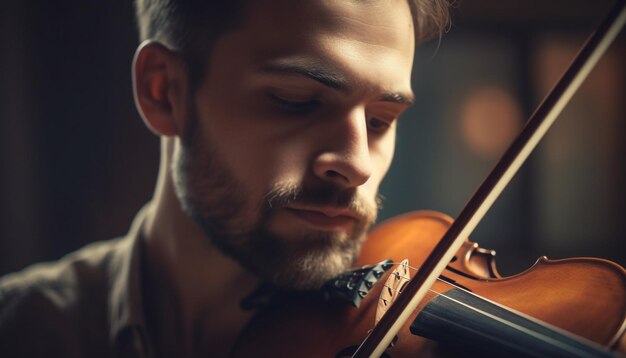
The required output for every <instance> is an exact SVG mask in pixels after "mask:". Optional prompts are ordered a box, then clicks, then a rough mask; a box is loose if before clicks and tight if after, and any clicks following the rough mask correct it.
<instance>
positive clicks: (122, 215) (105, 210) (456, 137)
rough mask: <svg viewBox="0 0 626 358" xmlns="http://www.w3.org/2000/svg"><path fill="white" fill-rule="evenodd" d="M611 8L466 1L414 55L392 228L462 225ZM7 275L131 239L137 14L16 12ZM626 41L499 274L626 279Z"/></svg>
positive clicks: (7, 57)
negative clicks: (553, 262) (567, 265)
mask: <svg viewBox="0 0 626 358" xmlns="http://www.w3.org/2000/svg"><path fill="white" fill-rule="evenodd" d="M611 4H612V1H608V0H596V1H591V0H585V1H583V0H567V1H566V0H552V1H549V2H546V1H539V0H528V1H523V2H515V1H502V0H464V1H460V2H458V3H457V5H456V6H455V8H454V9H453V24H452V26H451V28H450V30H449V32H448V33H447V34H446V35H444V37H443V39H442V40H441V42H438V41H436V40H435V41H431V42H429V43H427V44H425V45H424V46H422V47H421V48H419V49H418V51H417V54H416V61H415V70H414V84H413V87H414V90H415V92H416V95H417V98H418V100H417V103H416V105H415V106H414V108H412V109H411V110H410V111H408V112H407V113H406V115H405V116H404V117H403V118H402V119H401V121H400V125H399V128H400V129H399V136H398V145H397V151H396V159H395V162H394V164H393V166H392V169H391V172H390V174H389V176H388V178H387V179H386V181H385V182H384V183H383V187H382V189H381V192H382V194H383V195H384V196H385V197H386V200H385V203H384V209H383V211H382V213H381V215H380V218H381V220H383V219H385V218H389V217H391V216H394V215H398V214H400V213H403V212H407V211H411V210H419V209H430V210H438V211H442V212H445V213H447V214H449V215H451V216H455V215H456V214H458V212H459V211H460V210H461V209H462V207H463V205H464V204H465V202H466V201H467V200H468V199H469V198H470V196H471V195H472V194H473V192H474V190H475V189H476V188H477V186H478V185H479V184H480V182H481V181H482V180H483V179H484V177H485V176H486V175H487V173H488V172H489V171H490V169H491V168H492V166H493V165H494V164H495V162H496V161H497V159H498V158H499V156H500V155H501V154H502V153H503V151H504V150H505V149H506V147H507V146H508V144H509V143H510V142H511V141H512V139H513V138H514V136H515V135H516V134H517V133H518V132H519V131H520V129H521V128H522V126H523V124H524V122H525V121H526V119H527V118H528V117H529V115H530V114H531V113H532V111H533V110H534V109H535V107H536V106H537V105H538V104H539V103H540V101H541V99H542V98H543V97H544V96H545V95H546V94H547V93H548V91H549V90H550V89H551V87H552V86H553V85H554V83H555V82H556V80H557V79H558V78H559V77H560V75H561V74H562V73H563V71H564V70H565V68H566V66H567V65H568V64H569V62H570V61H571V59H572V58H573V56H574V55H575V54H576V52H577V51H578V49H579V48H580V47H581V46H582V44H583V42H584V40H585V38H586V37H587V36H588V35H589V34H590V32H591V31H593V29H594V28H595V26H597V24H598V23H599V22H600V21H601V19H602V18H603V16H604V15H605V13H606V12H607V11H608V9H609V8H610V6H611ZM0 36H1V44H2V51H1V54H0V146H1V147H0V148H1V149H0V164H1V165H2V166H1V168H2V172H1V173H2V174H1V175H0V210H1V213H0V274H2V273H6V272H10V271H15V270H18V269H21V268H23V267H25V266H26V265H28V264H31V263H33V262H37V261H42V260H52V259H57V258H59V257H61V256H62V255H64V254H66V253H68V252H70V251H72V250H75V249H77V248H79V247H81V246H83V245H85V244H86V243H88V242H92V241H96V240H103V239H109V238H112V237H116V236H120V235H123V234H125V233H126V231H127V230H128V226H129V224H130V222H131V220H132V219H133V217H134V215H135V213H136V212H137V211H138V210H139V209H140V208H141V206H142V205H143V204H144V203H145V202H147V201H148V200H149V198H150V197H151V194H152V190H153V186H154V182H155V178H156V173H157V166H158V148H159V143H158V139H157V138H156V137H155V136H154V135H152V134H151V133H150V132H149V131H148V130H146V129H145V127H144V125H143V124H142V122H141V120H140V118H139V116H138V115H137V113H136V111H135V108H134V104H133V99H132V92H131V85H130V83H131V81H130V63H131V60H132V55H133V52H134V49H135V47H136V45H137V31H136V29H135V24H134V17H133V9H132V3H131V1H130V0H110V1H107V2H100V1H91V2H86V1H79V0H59V1H54V2H51V1H18V0H7V1H4V2H3V11H2V12H0ZM625 64H626V33H624V31H622V34H621V35H620V36H619V37H618V39H617V41H616V42H615V43H614V44H613V46H612V47H611V48H610V50H609V52H608V53H607V55H605V56H604V58H603V59H602V60H601V61H600V63H599V65H598V66H597V68H596V69H595V70H594V71H593V72H592V74H591V75H590V77H589V78H588V79H587V81H586V82H585V84H584V85H583V87H582V88H581V90H580V91H579V92H578V93H577V94H576V96H575V97H574V98H573V100H572V102H571V103H570V104H569V105H568V106H567V108H566V109H565V111H564V113H563V114H562V115H561V117H560V118H559V120H558V121H557V122H556V124H555V126H554V127H553V128H552V129H551V131H550V132H549V133H548V135H547V137H546V138H545V139H544V140H543V141H542V143H541V144H540V145H539V147H538V148H537V150H536V151H535V153H533V154H532V156H531V158H530V160H529V161H528V162H527V163H526V164H525V166H524V167H523V168H522V170H521V171H520V172H519V173H518V175H517V176H516V177H515V178H514V180H513V182H512V183H511V185H510V186H509V187H508V188H507V189H506V191H505V193H504V194H503V195H502V197H501V198H500V199H499V200H498V201H497V202H496V204H495V205H494V207H493V208H492V209H491V211H490V212H489V213H488V214H487V216H486V217H485V219H484V220H483V222H482V223H481V224H480V225H479V227H478V228H477V230H476V232H475V233H474V234H473V236H472V240H473V241H475V242H478V243H479V244H480V245H481V247H484V248H488V249H495V250H496V251H497V252H498V255H497V258H498V267H499V269H500V271H501V273H503V274H504V275H509V274H514V273H517V272H519V271H521V270H523V269H525V268H527V267H529V266H530V265H532V263H533V262H534V261H535V260H536V259H537V258H538V257H539V256H542V255H546V256H548V257H549V258H553V259H556V258H564V257H571V256H595V257H603V258H607V259H611V260H613V261H616V262H617V263H619V264H621V265H623V266H624V265H626V248H625V246H626V245H625V243H624V242H625V240H624V238H625V237H626V220H624V219H625V218H626V188H624V185H623V184H624V183H626V160H625V159H626V141H624V137H625V134H626V66H625Z"/></svg>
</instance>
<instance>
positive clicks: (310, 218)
mask: <svg viewBox="0 0 626 358" xmlns="http://www.w3.org/2000/svg"><path fill="white" fill-rule="evenodd" d="M285 209H287V211H288V212H290V213H292V214H293V215H294V216H296V217H297V218H299V219H300V220H302V221H304V222H305V223H306V224H307V225H309V226H311V227H313V228H314V229H316V230H323V231H345V230H347V229H350V228H351V227H352V226H353V225H354V223H355V222H356V221H357V220H358V216H357V215H356V214H355V213H353V212H351V211H349V210H346V209H338V208H314V207H293V206H291V207H286V208H285Z"/></svg>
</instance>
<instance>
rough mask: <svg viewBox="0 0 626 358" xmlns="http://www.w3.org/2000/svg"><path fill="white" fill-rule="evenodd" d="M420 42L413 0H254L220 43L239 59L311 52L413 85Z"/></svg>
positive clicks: (358, 71) (353, 71)
mask: <svg viewBox="0 0 626 358" xmlns="http://www.w3.org/2000/svg"><path fill="white" fill-rule="evenodd" d="M414 42H415V39H414V30H413V21H412V16H411V12H410V8H409V5H408V3H407V0H254V1H248V2H247V6H246V9H245V12H244V21H243V24H242V25H241V27H239V28H238V29H237V30H235V31H234V32H232V33H228V34H226V35H225V36H223V37H222V38H221V39H220V40H218V43H217V44H216V47H219V48H222V49H226V50H227V51H226V53H230V54H232V55H233V57H234V56H241V57H243V58H231V61H234V62H233V65H234V64H236V63H239V62H248V63H249V64H252V65H253V66H263V65H265V64H267V63H268V62H272V61H278V62H280V61H289V59H294V60H296V61H302V59H303V58H305V59H309V60H310V61H317V62H323V63H325V64H328V65H331V66H332V67H334V68H337V69H338V70H340V71H342V72H345V73H346V74H347V75H348V76H352V75H354V76H359V75H361V76H363V75H364V74H367V77H368V78H370V79H374V80H378V81H379V82H380V81H388V82H394V83H396V86H398V85H404V86H408V87H410V71H411V67H412V62H413V52H414V46H415V43H414Z"/></svg>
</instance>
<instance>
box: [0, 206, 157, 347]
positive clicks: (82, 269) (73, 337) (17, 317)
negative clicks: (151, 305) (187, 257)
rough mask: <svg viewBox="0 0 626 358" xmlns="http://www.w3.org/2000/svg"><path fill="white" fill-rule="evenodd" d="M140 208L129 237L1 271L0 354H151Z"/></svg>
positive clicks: (95, 244)
mask: <svg viewBox="0 0 626 358" xmlns="http://www.w3.org/2000/svg"><path fill="white" fill-rule="evenodd" d="M143 213H145V210H142V212H140V213H139V214H138V215H137V217H136V218H135V221H134V222H133V225H132V227H131V229H130V231H129V233H128V234H127V235H126V237H122V238H118V239H115V240H110V241H104V242H97V243H93V244H90V245H88V246H86V247H84V248H82V249H80V250H78V251H76V252H74V253H71V254H69V255H67V256H65V257H63V258H62V259H60V260H59V261H57V262H51V263H41V264H36V265H33V266H31V267H28V268H26V269H24V270H23V271H21V272H17V273H13V274H9V275H7V276H4V277H2V278H0V356H1V357H40V356H41V357H152V356H153V355H154V349H153V347H152V344H150V342H149V339H148V334H147V330H146V325H145V320H144V316H143V306H142V292H141V291H142V290H141V259H142V258H141V254H142V248H141V247H142V239H141V236H140V228H141V225H142V223H143V219H144V216H145V215H144V214H143Z"/></svg>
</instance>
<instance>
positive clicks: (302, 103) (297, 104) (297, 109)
mask: <svg viewBox="0 0 626 358" xmlns="http://www.w3.org/2000/svg"><path fill="white" fill-rule="evenodd" d="M269 97H270V99H271V100H272V101H273V102H274V103H275V104H276V105H277V106H278V108H280V109H281V110H284V111H286V112H291V113H307V112H311V111H313V110H314V109H316V108H317V107H318V106H319V104H320V102H319V100H316V99H310V100H293V99H286V98H284V97H281V96H278V95H276V94H273V93H270V94H269Z"/></svg>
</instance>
